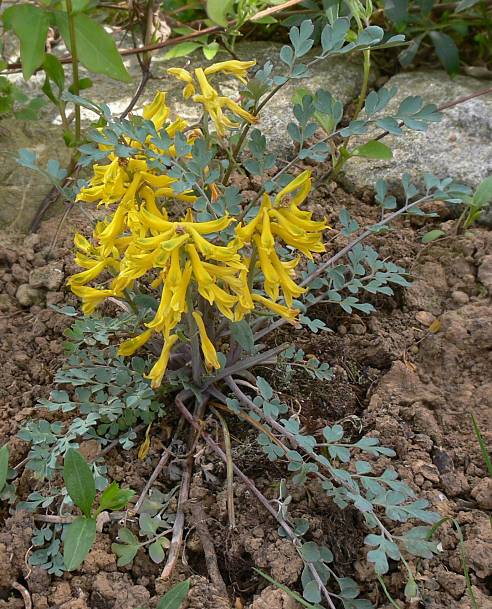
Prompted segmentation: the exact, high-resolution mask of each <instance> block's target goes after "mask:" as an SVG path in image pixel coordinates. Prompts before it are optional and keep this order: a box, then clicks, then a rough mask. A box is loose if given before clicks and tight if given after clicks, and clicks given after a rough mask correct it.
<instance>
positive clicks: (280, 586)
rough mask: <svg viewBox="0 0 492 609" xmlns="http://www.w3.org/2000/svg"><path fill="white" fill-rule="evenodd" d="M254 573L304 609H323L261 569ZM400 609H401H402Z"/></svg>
mask: <svg viewBox="0 0 492 609" xmlns="http://www.w3.org/2000/svg"><path fill="white" fill-rule="evenodd" d="M253 571H256V573H258V574H259V575H261V576H262V577H263V578H264V579H266V580H267V582H270V583H271V584H273V585H274V586H276V587H277V588H278V589H279V590H283V591H284V592H285V594H287V596H290V598H292V599H294V600H295V601H297V602H298V603H300V604H301V605H302V606H303V607H306V609H321V606H320V605H312V604H311V603H308V602H307V601H306V600H304V599H303V598H302V596H301V595H300V594H297V592H294V591H293V590H291V589H290V588H287V586H284V585H283V584H281V583H280V582H278V581H277V580H275V579H273V577H270V576H269V575H267V574H266V573H264V572H263V571H262V570H261V569H257V568H256V567H253ZM399 609H401V607H400V608H399Z"/></svg>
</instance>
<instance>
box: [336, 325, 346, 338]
mask: <svg viewBox="0 0 492 609" xmlns="http://www.w3.org/2000/svg"><path fill="white" fill-rule="evenodd" d="M337 332H338V334H339V335H340V336H345V334H347V327H346V326H344V325H343V324H340V325H339V326H338V329H337Z"/></svg>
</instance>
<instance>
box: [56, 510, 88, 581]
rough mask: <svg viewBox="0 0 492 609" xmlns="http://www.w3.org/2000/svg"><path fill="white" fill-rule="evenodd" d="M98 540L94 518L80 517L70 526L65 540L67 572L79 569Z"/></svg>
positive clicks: (64, 552)
mask: <svg viewBox="0 0 492 609" xmlns="http://www.w3.org/2000/svg"><path fill="white" fill-rule="evenodd" d="M95 539H96V521H95V519H94V518H85V517H84V516H79V517H78V518H76V519H75V520H74V521H73V522H72V523H71V524H70V525H68V528H67V532H66V535H65V538H64V540H63V561H64V563H65V567H66V569H67V571H74V570H75V569H78V567H80V565H81V564H82V563H83V562H84V558H85V557H86V556H87V554H88V553H89V550H90V549H91V547H92V544H93V543H94V541H95Z"/></svg>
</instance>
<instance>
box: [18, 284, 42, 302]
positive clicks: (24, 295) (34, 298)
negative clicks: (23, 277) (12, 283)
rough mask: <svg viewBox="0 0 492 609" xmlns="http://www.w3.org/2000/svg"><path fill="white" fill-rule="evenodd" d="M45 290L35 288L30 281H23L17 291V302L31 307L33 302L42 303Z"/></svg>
mask: <svg viewBox="0 0 492 609" xmlns="http://www.w3.org/2000/svg"><path fill="white" fill-rule="evenodd" d="M43 296H44V293H43V290H40V289H39V288H33V287H32V286H30V285H29V284H28V283H22V284H21V285H20V286H19V287H18V288H17V292H16V293H15V297H16V298H17V302H18V303H19V304H20V305H22V306H23V307H30V306H31V305H33V304H41V303H42V302H43Z"/></svg>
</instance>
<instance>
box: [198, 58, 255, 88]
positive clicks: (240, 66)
mask: <svg viewBox="0 0 492 609" xmlns="http://www.w3.org/2000/svg"><path fill="white" fill-rule="evenodd" d="M255 65H256V61H238V60H236V59H232V60H229V61H219V62H218V63H214V64H212V65H211V66H208V67H207V68H205V70H204V72H205V74H206V75H207V76H209V75H210V74H217V72H222V73H223V74H230V75H231V76H234V77H235V78H237V79H238V80H240V81H241V82H243V83H246V77H247V76H248V70H249V69H250V68H252V67H253V66H255Z"/></svg>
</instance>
